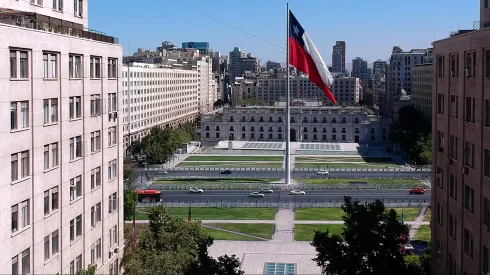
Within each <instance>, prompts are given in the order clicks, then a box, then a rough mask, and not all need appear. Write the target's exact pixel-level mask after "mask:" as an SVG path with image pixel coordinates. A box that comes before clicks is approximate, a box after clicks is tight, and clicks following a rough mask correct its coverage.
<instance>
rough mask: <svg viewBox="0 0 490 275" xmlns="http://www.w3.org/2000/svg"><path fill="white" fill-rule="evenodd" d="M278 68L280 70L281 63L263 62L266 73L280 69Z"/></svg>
mask: <svg viewBox="0 0 490 275" xmlns="http://www.w3.org/2000/svg"><path fill="white" fill-rule="evenodd" d="M280 68H281V63H279V62H273V61H267V62H265V69H266V70H267V71H270V70H274V69H280Z"/></svg>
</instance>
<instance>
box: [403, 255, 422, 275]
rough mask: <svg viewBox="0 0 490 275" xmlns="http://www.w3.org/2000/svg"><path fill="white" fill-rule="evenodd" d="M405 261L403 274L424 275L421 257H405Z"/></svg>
mask: <svg viewBox="0 0 490 275" xmlns="http://www.w3.org/2000/svg"><path fill="white" fill-rule="evenodd" d="M403 259H404V260H405V271H404V273H403V274H407V275H424V274H425V271H424V267H423V266H422V261H421V260H420V256H418V255H415V254H412V255H406V256H404V257H403Z"/></svg>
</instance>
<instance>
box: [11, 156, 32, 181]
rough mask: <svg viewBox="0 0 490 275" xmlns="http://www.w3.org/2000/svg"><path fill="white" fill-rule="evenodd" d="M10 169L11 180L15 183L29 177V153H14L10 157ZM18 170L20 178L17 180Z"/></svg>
mask: <svg viewBox="0 0 490 275" xmlns="http://www.w3.org/2000/svg"><path fill="white" fill-rule="evenodd" d="M19 155H20V168H19ZM10 166H11V167H10V168H11V180H12V181H17V180H19V179H23V178H26V177H28V176H29V166H30V163H29V151H23V152H20V153H15V154H12V155H11V156H10ZM19 170H20V178H19Z"/></svg>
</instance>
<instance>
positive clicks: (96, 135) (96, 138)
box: [90, 131, 101, 153]
mask: <svg viewBox="0 0 490 275" xmlns="http://www.w3.org/2000/svg"><path fill="white" fill-rule="evenodd" d="M100 145H101V144H100V131H95V132H92V133H90V151H91V152H92V153H94V152H99V151H100V150H101V148H100V147H101V146H100Z"/></svg>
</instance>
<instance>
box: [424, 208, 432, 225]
mask: <svg viewBox="0 0 490 275" xmlns="http://www.w3.org/2000/svg"><path fill="white" fill-rule="evenodd" d="M431 219H432V211H431V210H430V208H427V212H425V216H424V222H430V220H431Z"/></svg>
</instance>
